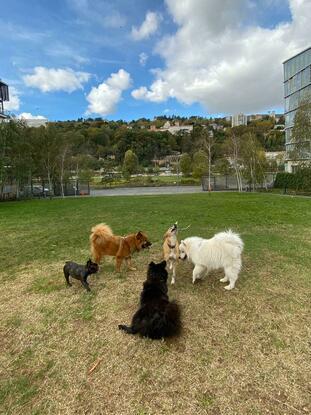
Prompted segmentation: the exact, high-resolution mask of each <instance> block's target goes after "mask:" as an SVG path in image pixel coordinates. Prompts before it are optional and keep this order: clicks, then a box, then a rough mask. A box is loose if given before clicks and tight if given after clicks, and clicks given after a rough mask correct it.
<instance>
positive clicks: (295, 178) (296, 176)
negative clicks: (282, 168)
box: [274, 167, 311, 192]
mask: <svg viewBox="0 0 311 415" xmlns="http://www.w3.org/2000/svg"><path fill="white" fill-rule="evenodd" d="M274 187H275V188H278V189H290V190H295V191H300V192H311V167H302V168H299V169H298V170H297V172H295V173H278V174H277V175H276V178H275V181H274Z"/></svg>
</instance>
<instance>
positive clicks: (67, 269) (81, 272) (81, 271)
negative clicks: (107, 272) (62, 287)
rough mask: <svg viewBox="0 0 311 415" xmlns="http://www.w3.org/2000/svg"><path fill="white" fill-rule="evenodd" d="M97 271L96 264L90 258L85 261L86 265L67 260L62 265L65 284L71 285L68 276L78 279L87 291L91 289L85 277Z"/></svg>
mask: <svg viewBox="0 0 311 415" xmlns="http://www.w3.org/2000/svg"><path fill="white" fill-rule="evenodd" d="M97 271H98V265H97V264H96V263H95V262H92V261H91V260H90V259H89V260H88V261H87V263H86V265H79V264H76V263H75V262H72V261H67V262H66V263H65V265H64V275H65V278H66V282H67V285H68V286H71V285H72V284H71V283H70V281H69V277H73V278H76V279H77V280H80V281H81V283H82V285H83V286H84V287H85V288H86V289H87V291H91V290H90V287H89V284H88V282H87V277H88V276H89V275H91V274H96V272H97Z"/></svg>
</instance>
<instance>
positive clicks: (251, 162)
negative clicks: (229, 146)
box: [241, 133, 267, 191]
mask: <svg viewBox="0 0 311 415" xmlns="http://www.w3.org/2000/svg"><path fill="white" fill-rule="evenodd" d="M242 142H243V146H242V149H241V156H242V162H243V176H244V177H245V178H246V179H247V181H248V182H249V184H250V186H251V187H252V190H253V191H254V190H255V187H256V184H258V183H263V181H264V178H265V170H266V165H267V162H266V156H265V151H264V149H263V147H262V146H261V144H260V143H259V141H258V140H257V138H256V136H255V134H254V133H246V134H243V136H242Z"/></svg>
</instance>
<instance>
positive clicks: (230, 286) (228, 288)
mask: <svg viewBox="0 0 311 415" xmlns="http://www.w3.org/2000/svg"><path fill="white" fill-rule="evenodd" d="M224 288H225V290H228V291H230V290H233V288H234V287H232V285H230V284H229V285H226V286H225V287H224Z"/></svg>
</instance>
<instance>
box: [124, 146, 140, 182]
mask: <svg viewBox="0 0 311 415" xmlns="http://www.w3.org/2000/svg"><path fill="white" fill-rule="evenodd" d="M137 172H138V158H137V156H136V154H135V153H134V152H133V151H132V150H127V151H126V153H125V155H124V161H123V167H122V173H123V176H124V177H125V178H128V177H130V176H131V175H132V174H135V173H137Z"/></svg>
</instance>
